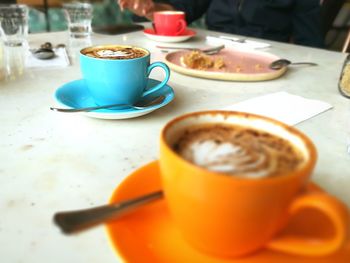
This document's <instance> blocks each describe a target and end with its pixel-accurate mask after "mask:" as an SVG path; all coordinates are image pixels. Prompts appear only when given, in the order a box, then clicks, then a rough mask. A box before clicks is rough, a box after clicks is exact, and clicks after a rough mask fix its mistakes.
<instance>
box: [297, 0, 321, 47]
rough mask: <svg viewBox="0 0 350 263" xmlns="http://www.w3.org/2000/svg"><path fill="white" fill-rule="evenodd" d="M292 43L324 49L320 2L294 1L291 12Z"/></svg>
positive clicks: (312, 0)
mask: <svg viewBox="0 0 350 263" xmlns="http://www.w3.org/2000/svg"><path fill="white" fill-rule="evenodd" d="M292 19H293V36H292V37H293V42H294V43H296V44H300V45H306V46H313V47H320V48H323V47H324V35H323V33H322V26H321V15H320V0H307V1H305V0H296V1H295V7H294V12H293V16H292Z"/></svg>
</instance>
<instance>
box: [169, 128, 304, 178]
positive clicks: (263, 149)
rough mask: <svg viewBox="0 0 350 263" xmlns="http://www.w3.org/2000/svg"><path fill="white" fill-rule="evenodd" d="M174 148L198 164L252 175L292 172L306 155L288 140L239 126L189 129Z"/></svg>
mask: <svg viewBox="0 0 350 263" xmlns="http://www.w3.org/2000/svg"><path fill="white" fill-rule="evenodd" d="M233 127H234V128H233ZM174 148H175V151H176V152H178V154H180V155H181V156H182V157H183V158H184V159H186V160H188V161H190V162H192V163H193V164H195V165H198V166H201V167H203V168H205V169H208V170H211V171H215V172H221V173H226V174H231V175H239V176H245V177H249V178H261V177H267V176H273V175H275V174H280V173H283V172H285V171H290V170H293V169H295V168H296V167H297V166H298V165H299V164H300V163H301V162H302V156H301V155H300V154H299V153H298V152H297V151H296V149H295V148H294V147H293V146H292V145H291V143H289V142H288V141H286V140H284V139H282V138H279V137H277V136H274V135H272V134H268V133H265V132H258V131H255V130H252V129H248V128H244V127H239V126H223V125H220V126H217V125H216V126H211V127H201V128H197V129H195V130H191V131H187V132H186V133H184V135H183V136H182V138H180V140H179V141H178V143H177V144H176V145H175V147H174Z"/></svg>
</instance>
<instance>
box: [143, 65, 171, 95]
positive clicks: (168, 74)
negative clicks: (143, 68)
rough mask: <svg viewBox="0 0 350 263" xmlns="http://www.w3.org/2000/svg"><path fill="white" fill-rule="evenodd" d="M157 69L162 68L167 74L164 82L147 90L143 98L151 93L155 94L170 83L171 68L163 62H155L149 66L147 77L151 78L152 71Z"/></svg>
mask: <svg viewBox="0 0 350 263" xmlns="http://www.w3.org/2000/svg"><path fill="white" fill-rule="evenodd" d="M155 67H161V68H162V69H163V70H164V72H165V78H164V79H163V81H162V82H161V83H159V84H157V85H155V86H154V87H152V88H150V89H148V90H146V91H145V92H144V93H143V94H142V96H147V95H148V94H150V93H153V92H155V91H157V90H159V89H160V88H162V87H164V85H165V84H166V83H167V82H168V80H169V77H170V69H169V67H168V66H167V65H166V64H165V63H163V62H154V63H152V64H151V65H149V66H148V68H147V77H148V76H149V74H150V73H151V71H152V69H154V68H155Z"/></svg>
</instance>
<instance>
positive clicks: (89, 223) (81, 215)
mask: <svg viewBox="0 0 350 263" xmlns="http://www.w3.org/2000/svg"><path fill="white" fill-rule="evenodd" d="M162 197H163V192H162V191H157V192H153V193H150V194H147V195H143V196H140V197H137V198H133V199H129V200H126V201H122V202H119V203H116V204H110V205H104V206H98V207H94V208H89V209H84V210H77V211H67V212H58V213H56V214H55V215H54V218H53V220H54V222H55V223H56V224H57V225H58V227H59V228H60V229H61V230H62V231H63V232H64V233H65V234H71V233H74V232H78V231H81V230H84V229H88V228H90V227H93V226H96V225H98V224H100V223H103V222H105V221H107V220H109V219H112V218H113V219H116V218H118V217H120V216H122V215H124V214H126V213H128V212H131V211H133V210H135V209H136V208H138V207H140V206H142V205H145V204H148V203H150V202H152V201H155V200H158V199H161V198H162Z"/></svg>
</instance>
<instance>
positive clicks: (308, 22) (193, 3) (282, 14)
mask: <svg viewBox="0 0 350 263" xmlns="http://www.w3.org/2000/svg"><path fill="white" fill-rule="evenodd" d="M117 1H118V4H119V6H120V8H121V10H124V9H128V10H130V11H131V12H133V13H134V14H135V15H137V16H142V17H146V18H147V19H149V20H153V13H154V12H156V11H167V10H168V11H170V10H180V11H184V12H185V13H186V20H187V23H188V24H190V23H192V22H193V21H195V20H197V19H199V18H200V17H202V16H203V15H204V14H205V22H206V25H207V28H208V29H209V30H213V31H219V32H224V33H230V34H237V35H243V36H248V37H256V38H263V39H268V40H274V41H280V42H289V43H295V44H299V45H305V46H312V47H319V48H323V47H324V33H323V32H322V28H321V16H320V7H321V6H320V0H167V1H157V2H155V1H153V0H117Z"/></svg>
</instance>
